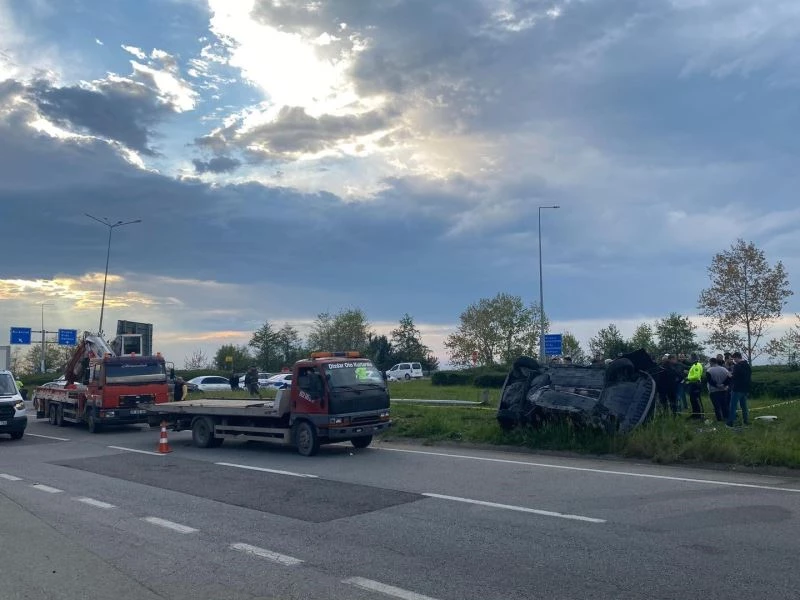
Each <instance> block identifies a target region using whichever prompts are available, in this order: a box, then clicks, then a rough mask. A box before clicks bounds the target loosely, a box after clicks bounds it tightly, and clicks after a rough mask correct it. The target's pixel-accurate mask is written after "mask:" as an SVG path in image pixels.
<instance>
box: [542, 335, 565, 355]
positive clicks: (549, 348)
mask: <svg viewBox="0 0 800 600" xmlns="http://www.w3.org/2000/svg"><path fill="white" fill-rule="evenodd" d="M561 341H562V335H561V334H560V333H548V334H547V335H545V336H544V353H545V355H547V356H561Z"/></svg>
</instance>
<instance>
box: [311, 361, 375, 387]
mask: <svg viewBox="0 0 800 600" xmlns="http://www.w3.org/2000/svg"><path fill="white" fill-rule="evenodd" d="M325 369H326V376H327V379H328V385H330V386H331V387H332V388H346V387H354V386H359V385H362V386H363V385H375V384H377V385H379V386H381V387H384V385H385V384H384V382H383V377H382V376H381V372H380V371H379V370H378V369H377V367H375V365H373V364H372V362H371V361H368V360H362V361H353V362H340V363H331V364H329V365H326V366H325Z"/></svg>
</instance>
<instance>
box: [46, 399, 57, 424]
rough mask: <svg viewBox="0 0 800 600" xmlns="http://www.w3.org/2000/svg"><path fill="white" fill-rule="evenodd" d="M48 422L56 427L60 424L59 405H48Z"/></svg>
mask: <svg viewBox="0 0 800 600" xmlns="http://www.w3.org/2000/svg"><path fill="white" fill-rule="evenodd" d="M47 422H48V423H50V425H53V426H54V427H55V426H56V425H58V406H56V405H55V404H51V405H50V406H48V407H47Z"/></svg>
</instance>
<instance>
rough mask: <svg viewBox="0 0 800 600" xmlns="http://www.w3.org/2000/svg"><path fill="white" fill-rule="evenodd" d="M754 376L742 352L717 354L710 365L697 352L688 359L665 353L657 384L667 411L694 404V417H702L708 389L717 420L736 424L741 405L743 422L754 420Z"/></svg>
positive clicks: (729, 424) (730, 425) (681, 408)
mask: <svg viewBox="0 0 800 600" xmlns="http://www.w3.org/2000/svg"><path fill="white" fill-rule="evenodd" d="M751 378H752V372H751V368H750V363H749V362H747V360H745V359H744V358H743V357H742V353H741V352H733V353H730V352H726V353H725V354H717V356H715V357H713V358H710V359H709V360H708V363H707V364H703V362H702V361H701V360H700V358H699V357H698V356H697V354H691V355H690V356H689V358H688V360H687V358H686V355H685V354H678V355H675V354H665V355H664V356H663V357H662V359H661V372H660V373H659V375H658V381H657V382H656V383H657V388H658V397H659V401H660V403H661V406H662V407H663V408H664V409H665V410H670V411H671V412H672V413H673V414H678V413H679V412H681V411H682V410H686V409H688V408H689V405H691V410H692V415H691V417H692V418H693V419H702V418H703V415H704V412H703V402H702V396H703V391H704V390H706V391H707V392H708V396H709V399H710V400H711V405H712V406H713V408H714V417H715V418H716V420H717V421H719V422H725V423H726V424H727V425H728V426H729V427H733V424H734V422H735V421H736V412H737V410H738V409H739V408H741V411H742V422H743V423H744V424H745V425H748V424H749V422H750V412H749V409H748V406H747V396H748V394H749V393H750V382H751ZM687 396H688V403H687Z"/></svg>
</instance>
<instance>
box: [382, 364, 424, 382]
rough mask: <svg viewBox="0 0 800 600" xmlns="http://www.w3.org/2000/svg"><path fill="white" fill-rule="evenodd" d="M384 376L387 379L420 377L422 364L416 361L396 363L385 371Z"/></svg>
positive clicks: (398, 379) (399, 379)
mask: <svg viewBox="0 0 800 600" xmlns="http://www.w3.org/2000/svg"><path fill="white" fill-rule="evenodd" d="M386 378H387V379H388V380H389V381H401V380H406V381H408V380H409V379H422V364H421V363H418V362H404V363H397V364H396V365H394V366H393V367H392V368H391V369H389V370H388V371H386Z"/></svg>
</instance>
